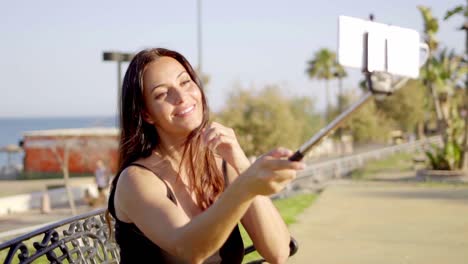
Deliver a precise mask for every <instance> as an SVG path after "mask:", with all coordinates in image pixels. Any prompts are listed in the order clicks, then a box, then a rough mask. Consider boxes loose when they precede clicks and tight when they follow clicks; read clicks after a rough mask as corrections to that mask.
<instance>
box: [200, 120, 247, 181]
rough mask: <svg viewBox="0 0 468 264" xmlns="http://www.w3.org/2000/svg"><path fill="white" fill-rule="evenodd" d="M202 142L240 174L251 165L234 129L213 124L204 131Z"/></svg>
mask: <svg viewBox="0 0 468 264" xmlns="http://www.w3.org/2000/svg"><path fill="white" fill-rule="evenodd" d="M202 140H203V143H204V144H205V145H206V146H207V147H208V148H210V149H211V150H212V151H213V152H214V153H216V154H218V155H219V156H221V157H222V158H223V159H224V160H225V161H226V162H227V163H229V164H230V165H231V166H232V167H234V168H235V169H236V170H237V172H238V173H241V172H242V171H243V170H244V169H246V168H247V167H248V166H249V165H250V162H249V160H248V159H247V157H246V156H245V153H244V151H243V150H242V148H241V147H240V145H239V142H238V141H237V137H236V134H235V132H234V130H233V129H232V128H229V127H225V126H223V125H221V124H220V123H217V122H213V123H211V124H210V125H209V126H208V127H207V128H205V129H204V130H203V133H202Z"/></svg>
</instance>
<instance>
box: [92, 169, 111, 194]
mask: <svg viewBox="0 0 468 264" xmlns="http://www.w3.org/2000/svg"><path fill="white" fill-rule="evenodd" d="M94 176H95V180H96V185H97V189H98V193H99V197H101V196H104V197H105V196H106V192H107V188H108V187H109V182H110V173H109V169H108V168H107V167H106V165H105V164H104V162H103V161H102V160H98V161H96V169H95V170H94Z"/></svg>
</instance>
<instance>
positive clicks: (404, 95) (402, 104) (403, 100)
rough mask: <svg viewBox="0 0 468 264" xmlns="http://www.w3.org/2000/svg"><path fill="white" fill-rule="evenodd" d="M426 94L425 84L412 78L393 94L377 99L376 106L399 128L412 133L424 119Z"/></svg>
mask: <svg viewBox="0 0 468 264" xmlns="http://www.w3.org/2000/svg"><path fill="white" fill-rule="evenodd" d="M425 95H426V93H425V89H424V85H423V84H422V83H421V82H420V81H419V80H410V81H408V82H407V83H406V84H405V85H404V86H403V87H401V88H400V89H399V90H397V91H396V92H395V93H394V94H393V95H392V96H388V97H386V98H385V99H384V100H379V101H377V102H376V106H377V109H379V110H380V111H381V112H382V114H384V115H385V116H386V117H387V118H388V119H391V120H392V121H393V122H394V123H395V124H396V126H397V127H398V129H400V130H402V131H404V132H410V133H411V132H415V131H416V130H417V128H418V124H421V123H422V122H423V121H424V113H425V108H426V102H425Z"/></svg>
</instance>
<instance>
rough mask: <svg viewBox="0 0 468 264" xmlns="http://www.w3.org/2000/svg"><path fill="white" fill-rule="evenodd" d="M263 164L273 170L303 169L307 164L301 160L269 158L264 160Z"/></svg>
mask: <svg viewBox="0 0 468 264" xmlns="http://www.w3.org/2000/svg"><path fill="white" fill-rule="evenodd" d="M262 163H263V166H266V167H268V168H269V169H271V170H303V169H304V168H305V164H304V163H303V162H299V161H289V160H286V159H268V158H266V159H265V160H264V161H262Z"/></svg>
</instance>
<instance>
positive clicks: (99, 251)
mask: <svg viewBox="0 0 468 264" xmlns="http://www.w3.org/2000/svg"><path fill="white" fill-rule="evenodd" d="M104 214H105V209H99V210H95V211H92V212H89V213H85V214H82V215H79V216H76V217H71V218H68V219H65V220H62V221H60V222H57V223H54V224H51V225H48V226H45V227H43V228H40V229H38V230H36V231H33V232H31V233H28V234H25V235H22V236H20V237H17V238H15V239H13V240H10V241H8V242H5V243H3V244H0V253H1V254H2V256H3V255H4V254H5V252H7V253H6V258H5V260H4V262H3V263H4V264H10V263H32V262H33V261H36V260H38V259H47V262H49V263H106V264H112V263H119V252H118V251H119V250H118V246H117V244H116V243H115V242H114V241H113V240H112V239H108V236H109V229H108V227H107V223H106V221H105V217H104Z"/></svg>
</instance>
